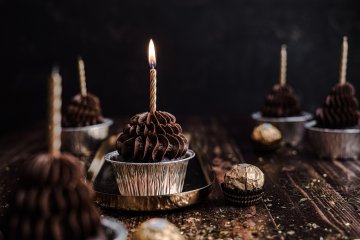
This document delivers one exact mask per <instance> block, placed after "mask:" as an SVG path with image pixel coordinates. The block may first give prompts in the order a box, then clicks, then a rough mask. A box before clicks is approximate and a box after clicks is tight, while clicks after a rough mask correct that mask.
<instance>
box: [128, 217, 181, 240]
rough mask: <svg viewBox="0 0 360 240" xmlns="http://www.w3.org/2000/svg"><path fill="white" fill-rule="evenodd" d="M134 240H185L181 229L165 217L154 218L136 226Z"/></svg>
mask: <svg viewBox="0 0 360 240" xmlns="http://www.w3.org/2000/svg"><path fill="white" fill-rule="evenodd" d="M133 239H134V240H170V239H171V240H183V239H185V238H184V237H183V236H182V235H181V233H180V231H179V229H178V228H177V227H176V226H175V225H174V224H172V223H170V222H169V221H167V220H166V219H163V218H153V219H150V220H147V221H146V222H143V223H142V224H141V225H140V226H139V227H138V228H136V230H135V232H134V235H133Z"/></svg>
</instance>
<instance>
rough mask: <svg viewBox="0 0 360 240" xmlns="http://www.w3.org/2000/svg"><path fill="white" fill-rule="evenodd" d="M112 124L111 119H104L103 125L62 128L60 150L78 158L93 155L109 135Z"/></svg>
mask: <svg viewBox="0 0 360 240" xmlns="http://www.w3.org/2000/svg"><path fill="white" fill-rule="evenodd" d="M112 124H113V121H112V120H111V119H104V122H103V123H100V124H96V125H91V126H85V127H72V128H63V129H62V133H61V140H62V150H63V151H67V152H71V153H72V154H74V155H76V156H78V157H89V156H91V155H93V154H94V153H95V152H96V150H97V149H98V147H99V146H100V144H101V142H102V141H104V140H105V139H106V138H107V136H108V135H109V128H110V126H111V125H112Z"/></svg>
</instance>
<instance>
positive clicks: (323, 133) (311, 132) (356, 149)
mask: <svg viewBox="0 0 360 240" xmlns="http://www.w3.org/2000/svg"><path fill="white" fill-rule="evenodd" d="M315 126H316V121H311V122H308V123H307V124H306V125H305V128H306V135H307V138H308V139H309V143H310V145H311V147H312V149H313V150H314V152H315V153H316V154H317V155H318V156H319V157H321V158H329V159H358V158H359V156H360V128H359V127H357V128H352V129H329V128H319V127H315Z"/></svg>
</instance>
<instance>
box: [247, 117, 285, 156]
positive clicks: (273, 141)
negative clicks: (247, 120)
mask: <svg viewBox="0 0 360 240" xmlns="http://www.w3.org/2000/svg"><path fill="white" fill-rule="evenodd" d="M251 139H252V140H253V142H254V143H255V145H256V148H257V149H259V150H271V149H275V148H277V147H278V146H279V143H280V141H281V139H282V135H281V132H280V130H279V129H277V128H276V127H275V126H274V125H272V124H270V123H262V124H260V125H258V126H256V127H255V128H254V130H253V131H252V133H251Z"/></svg>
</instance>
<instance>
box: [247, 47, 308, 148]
mask: <svg viewBox="0 0 360 240" xmlns="http://www.w3.org/2000/svg"><path fill="white" fill-rule="evenodd" d="M280 55H281V59H280V81H279V83H278V84H275V85H274V86H273V88H272V90H271V92H270V94H269V95H268V96H267V97H266V99H265V102H264V105H263V107H262V108H261V111H260V112H256V113H253V114H252V118H253V119H254V120H255V121H256V122H257V123H258V124H261V123H271V124H272V125H274V126H275V127H277V128H278V129H279V130H280V131H281V134H282V136H283V139H282V141H283V142H284V143H286V144H290V145H292V146H296V145H297V144H298V143H300V142H301V140H302V138H303V135H304V124H305V122H307V121H309V120H310V119H311V118H312V116H311V114H309V113H307V112H303V111H302V108H301V104H300V101H299V98H298V97H297V96H296V95H295V92H294V90H293V88H292V87H291V86H290V85H289V84H287V83H286V68H287V51H286V45H282V46H281V52H280Z"/></svg>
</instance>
